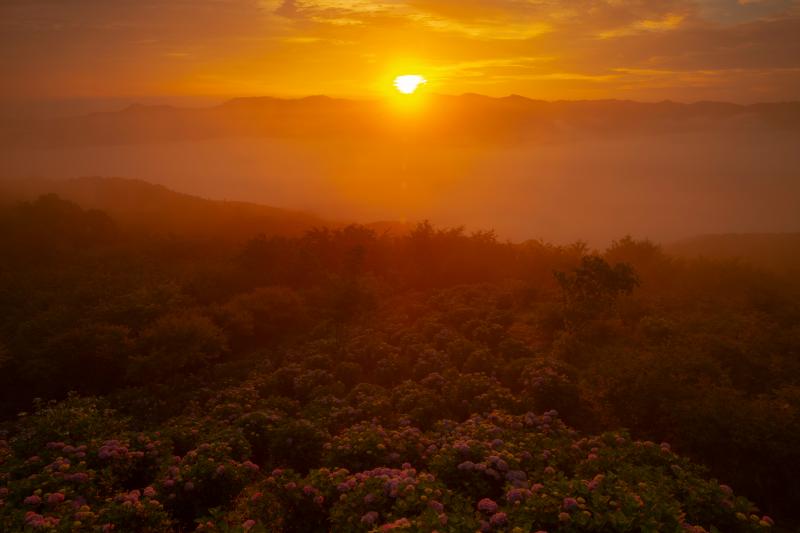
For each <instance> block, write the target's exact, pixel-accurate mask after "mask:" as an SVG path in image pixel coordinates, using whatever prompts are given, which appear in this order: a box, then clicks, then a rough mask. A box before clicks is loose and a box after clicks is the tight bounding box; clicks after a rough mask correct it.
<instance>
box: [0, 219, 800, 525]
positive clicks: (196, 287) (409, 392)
mask: <svg viewBox="0 0 800 533" xmlns="http://www.w3.org/2000/svg"><path fill="white" fill-rule="evenodd" d="M70 209H71V208H70ZM70 209H66V208H63V209H61V211H58V212H59V213H61V215H59V216H65V215H64V213H71V214H70V215H69V216H70V217H78V222H75V221H72V222H69V221H70V220H72V219H69V220H67V222H64V221H61V222H59V223H58V224H57V226H58V227H59V228H70V227H72V226H70V224H73V225H74V226H75V228H77V229H76V230H75V231H79V232H81V233H79V240H80V242H81V243H82V244H81V245H80V246H75V245H67V244H65V243H68V242H72V241H69V240H68V239H67V238H66V237H64V238H63V239H62V240H61V241H58V240H57V239H56V241H54V242H55V244H53V245H52V246H53V248H52V249H51V248H46V249H45V250H44V251H42V250H28V249H21V250H20V251H19V253H18V254H17V256H16V257H17V258H18V263H17V264H10V265H6V266H4V267H3V269H2V270H0V293H1V294H2V295H3V298H0V310H2V313H1V315H2V317H3V318H2V321H1V322H0V368H2V370H3V372H2V374H0V389H1V390H3V391H4V394H3V398H2V402H0V407H2V415H3V422H1V423H0V530H1V531H9V532H15V531H64V532H67V531H69V532H81V531H104V532H107V531H116V532H161V531H219V532H243V531H250V532H323V531H333V532H372V531H394V530H397V531H419V532H433V531H438V532H440V533H444V532H475V531H487V532H505V533H509V532H514V533H518V532H524V533H528V532H531V533H537V532H579V531H597V532H607V531H617V532H627V531H630V532H640V531H641V532H687V531H688V532H698V533H699V532H703V531H707V532H725V533H728V532H739V531H752V532H766V531H788V530H790V528H791V527H792V524H794V523H796V521H797V518H798V517H797V509H796V506H794V504H796V495H797V494H798V492H797V491H798V490H800V489H798V479H800V472H798V465H800V460H799V459H800V451H799V450H798V446H797V442H800V430H798V428H799V427H800V423H798V406H800V392H799V391H800V389H799V388H798V386H797V381H796V380H797V376H798V375H800V372H798V367H797V364H798V363H797V360H798V359H797V358H796V357H795V356H796V354H798V353H800V351H798V350H800V335H798V332H800V329H799V328H798V323H800V322H799V321H798V317H800V311H798V309H800V305H798V302H800V298H798V296H797V294H798V293H797V292H795V291H796V287H795V286H793V285H792V284H791V283H789V282H787V281H785V280H781V279H778V278H774V277H771V276H769V275H767V274H765V273H760V272H757V271H754V270H752V269H749V268H747V267H743V266H737V265H731V264H720V263H714V262H702V261H701V262H694V263H691V262H679V261H675V260H673V259H671V258H669V257H668V256H666V255H665V254H663V253H662V252H661V251H660V249H658V247H656V246H654V245H652V244H651V243H647V242H637V241H633V240H631V239H625V240H623V241H620V242H618V243H615V245H614V246H612V247H611V248H609V249H608V250H606V251H605V252H603V253H602V254H600V253H589V251H588V250H587V249H586V248H585V247H584V246H581V245H575V246H572V247H554V246H547V245H542V244H540V243H527V244H525V245H510V244H507V243H501V242H498V241H497V240H496V238H495V237H494V236H493V235H492V234H475V235H465V234H464V233H463V232H462V231H460V230H435V229H433V228H431V227H430V226H426V225H423V226H420V227H419V228H417V230H415V231H414V232H412V233H411V234H410V235H409V236H407V237H390V236H380V235H377V234H375V232H373V231H371V230H367V229H365V228H358V227H353V228H347V229H345V230H337V231H319V232H312V233H310V234H308V235H306V236H304V237H301V238H297V239H277V238H276V239H266V238H259V239H254V240H253V241H250V242H249V243H247V244H246V245H245V246H243V247H238V248H235V249H233V250H232V249H228V248H225V247H221V246H220V247H217V246H216V245H198V244H197V243H188V242H187V243H181V241H177V242H176V241H174V240H169V241H165V242H161V241H155V242H153V241H151V239H150V237H149V236H147V237H145V238H142V239H141V240H137V238H134V237H131V236H119V238H118V239H111V240H109V239H108V238H107V236H106V233H107V232H109V231H113V230H111V229H108V228H107V227H106V226H105V225H104V224H105V223H103V224H101V226H102V227H103V228H104V229H103V230H102V232H100V233H101V237H102V238H101V237H97V242H95V243H94V244H91V242H93V241H91V239H89V238H88V237H87V236H86V232H87V231H89V230H87V228H92V227H93V226H92V225H91V224H94V223H95V222H96V221H97V220H96V219H97V216H98V215H97V214H92V215H91V217H93V218H91V220H84V219H83V218H81V217H83V216H84V215H83V214H81V212H80V210H78V211H75V210H70ZM86 216H89V215H86ZM52 218H53V219H54V220H59V219H58V217H57V216H55V215H53V217H52ZM92 221H94V222H92ZM57 229H58V228H51V230H52V231H53V232H56V230H57ZM49 231H50V230H49ZM54 234H57V233H54ZM89 234H90V235H91V234H92V233H91V231H89ZM87 239H89V240H88V241H87ZM87 242H88V243H89V244H87ZM90 244H91V245H90ZM64 249H66V250H68V251H69V253H68V254H66V255H59V254H64V253H65V252H63V250H64ZM45 252H46V253H48V254H55V255H53V257H56V258H58V261H59V265H60V268H58V269H53V268H52V267H50V266H49V264H50V263H48V262H47V261H43V260H42V257H43V256H42V254H44V253H45ZM26 254H28V255H26ZM26 257H27V259H26ZM201 259H202V260H201ZM553 273H555V274H556V275H555V276H554V275H553ZM793 354H794V355H793ZM71 391H76V392H71ZM732 487H733V488H732ZM771 516H772V517H775V519H774V520H773V518H771Z"/></svg>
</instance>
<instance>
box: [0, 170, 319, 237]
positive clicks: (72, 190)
mask: <svg viewBox="0 0 800 533" xmlns="http://www.w3.org/2000/svg"><path fill="white" fill-rule="evenodd" d="M51 193H52V194H57V195H59V196H60V197H61V198H63V199H65V200H69V201H72V202H75V203H76V204H78V205H80V206H81V207H83V208H86V209H98V210H101V211H105V212H106V213H108V214H109V215H111V216H112V217H113V218H114V219H115V220H116V221H117V222H119V223H120V224H121V225H123V226H129V227H136V228H138V229H145V230H147V231H151V232H154V233H161V234H164V233H167V234H169V233H171V234H176V235H182V236H189V237H192V236H196V237H203V238H209V237H211V238H219V239H221V240H224V241H233V240H237V239H242V238H245V239H246V238H250V237H252V236H254V235H257V234H259V233H264V234H267V235H299V234H302V233H303V232H305V231H307V230H308V229H310V228H312V227H316V226H323V225H330V224H331V223H330V222H326V221H324V220H322V219H321V218H318V217H316V216H314V215H311V214H306V213H301V212H296V211H289V210H284V209H278V208H275V207H268V206H264V205H258V204H252V203H247V202H228V201H218V200H207V199H205V198H199V197H197V196H191V195H188V194H181V193H178V192H175V191H172V190H169V189H167V188H166V187H163V186H161V185H154V184H152V183H147V182H145V181H140V180H133V179H123V178H100V177H85V178H75V179H69V180H49V179H38V178H37V179H19V180H0V202H2V203H14V202H20V201H30V200H34V199H36V198H37V197H39V196H40V195H43V194H51Z"/></svg>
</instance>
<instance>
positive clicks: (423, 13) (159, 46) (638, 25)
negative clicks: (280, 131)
mask: <svg viewBox="0 0 800 533" xmlns="http://www.w3.org/2000/svg"><path fill="white" fill-rule="evenodd" d="M0 71H2V73H3V75H2V77H0V96H2V97H3V98H4V100H6V101H8V100H15V99H30V98H34V99H38V98H44V99H48V98H53V99H55V98H58V99H63V98H112V97H155V96H167V97H181V96H216V97H229V96H240V95H278V96H301V95H308V94H328V95H333V96H349V97H375V96H379V95H381V94H385V93H386V92H387V91H390V90H392V89H391V80H392V78H393V77H394V76H395V75H397V74H406V73H418V74H422V75H424V76H425V77H426V78H427V79H428V80H429V83H428V85H427V86H426V90H429V91H433V92H438V93H448V94H458V93H464V92H478V93H482V94H488V95H493V96H501V95H507V94H512V93H516V94H522V95H525V96H529V97H533V98H543V99H581V98H632V99H639V100H661V99H673V100H682V101H693V100H728V101H736V102H754V101H773V100H793V99H799V98H800V1H799V0H569V1H566V0H493V1H490V0H484V1H480V0H402V1H401V0H383V1H376V2H370V1H366V0H172V1H168V0H69V1H59V0H3V1H2V2H0Z"/></svg>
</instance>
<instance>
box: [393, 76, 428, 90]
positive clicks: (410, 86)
mask: <svg viewBox="0 0 800 533" xmlns="http://www.w3.org/2000/svg"><path fill="white" fill-rule="evenodd" d="M424 83H428V80H426V79H425V78H423V77H422V76H420V75H419V74H406V75H404V76H397V77H396V78H395V79H394V86H395V88H397V90H398V91H400V92H401V93H403V94H413V93H414V92H415V91H416V90H417V88H418V87H419V86H420V85H422V84H424Z"/></svg>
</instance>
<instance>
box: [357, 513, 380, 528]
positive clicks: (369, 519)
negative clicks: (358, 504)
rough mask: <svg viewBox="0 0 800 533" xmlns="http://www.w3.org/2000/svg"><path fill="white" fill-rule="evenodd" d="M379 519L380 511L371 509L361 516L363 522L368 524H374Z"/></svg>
mask: <svg viewBox="0 0 800 533" xmlns="http://www.w3.org/2000/svg"><path fill="white" fill-rule="evenodd" d="M377 521H378V513H377V512H375V511H369V512H368V513H366V514H365V515H364V516H362V517H361V523H362V524H364V525H367V526H372V525H374V524H375V522H377Z"/></svg>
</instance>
